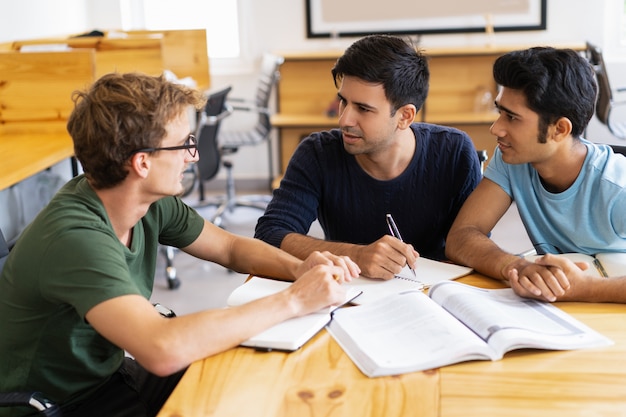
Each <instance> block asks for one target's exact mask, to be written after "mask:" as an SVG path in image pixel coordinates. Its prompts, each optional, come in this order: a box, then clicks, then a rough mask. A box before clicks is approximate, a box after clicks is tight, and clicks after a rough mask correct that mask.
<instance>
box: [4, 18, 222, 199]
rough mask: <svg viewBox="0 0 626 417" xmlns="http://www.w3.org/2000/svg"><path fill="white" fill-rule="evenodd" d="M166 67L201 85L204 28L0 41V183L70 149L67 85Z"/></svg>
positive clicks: (205, 72)
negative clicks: (26, 49) (114, 72)
mask: <svg viewBox="0 0 626 417" xmlns="http://www.w3.org/2000/svg"><path fill="white" fill-rule="evenodd" d="M25 48H28V49H29V52H25V51H24V49H25ZM45 49H48V51H44V50H45ZM51 50H54V52H53V51H51ZM166 69H168V70H170V71H172V72H173V73H174V74H175V75H176V76H177V77H178V78H179V79H182V78H185V77H192V78H193V79H194V80H195V81H196V83H197V86H198V88H199V89H208V88H209V86H210V83H209V82H210V78H209V65H208V55H207V47H206V31H205V30H203V29H202V30H180V31H176V30H174V31H134V32H126V33H124V32H110V33H106V34H105V36H86V37H83V36H80V37H73V36H67V37H58V38H44V39H32V40H27V41H15V42H10V43H7V42H5V43H2V44H0V151H1V152H0V154H2V155H4V156H5V158H4V161H5V162H4V164H2V165H0V190H1V189H3V188H6V187H10V186H12V185H13V184H16V183H18V182H20V181H22V180H23V179H26V178H27V177H29V176H31V175H33V174H36V173H37V172H38V171H41V170H42V169H45V168H47V167H50V166H52V165H55V164H56V163H58V162H60V161H62V160H63V159H66V158H68V157H71V156H72V155H73V144H72V141H71V138H70V137H69V134H68V133H67V130H66V129H65V124H66V122H67V118H68V117H69V115H70V113H71V111H72V110H73V108H74V104H73V102H72V100H71V95H72V92H73V91H75V90H79V89H80V90H82V89H84V88H86V87H88V86H89V85H91V84H92V83H93V82H94V81H95V80H96V79H97V78H99V77H100V76H102V75H104V74H107V73H110V72H113V71H118V72H129V71H140V72H144V73H147V74H152V75H158V74H161V73H163V71H164V70H166ZM7 158H8V159H7Z"/></svg>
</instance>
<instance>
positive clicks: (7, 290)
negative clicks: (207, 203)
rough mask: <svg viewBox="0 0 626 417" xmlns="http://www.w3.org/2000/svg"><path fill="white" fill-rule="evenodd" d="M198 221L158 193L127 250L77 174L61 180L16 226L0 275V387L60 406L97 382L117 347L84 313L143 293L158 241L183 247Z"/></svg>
mask: <svg viewBox="0 0 626 417" xmlns="http://www.w3.org/2000/svg"><path fill="white" fill-rule="evenodd" d="M203 223H204V220H203V219H202V217H200V215H198V214H197V213H196V212H195V211H194V210H193V209H191V208H189V207H188V206H186V205H185V204H184V203H183V202H182V201H181V200H180V199H178V198H175V197H167V198H163V199H161V200H159V201H157V202H156V203H154V204H153V205H152V206H151V207H150V208H149V210H148V212H147V213H146V215H145V216H144V217H143V218H142V219H141V220H140V221H139V222H138V223H137V224H136V225H135V227H134V229H133V235H132V244H131V247H130V248H128V247H126V246H124V245H123V244H122V243H121V242H120V241H119V239H118V238H117V237H116V236H115V233H114V231H113V228H112V227H111V223H110V221H109V218H108V216H107V213H106V211H105V209H104V207H103V205H102V202H101V201H100V199H99V198H98V197H97V195H96V194H95V193H94V191H93V190H92V189H91V187H90V186H89V185H88V184H87V181H86V179H85V178H84V176H79V177H76V178H74V179H72V180H71V181H70V182H68V183H67V184H66V185H65V186H64V187H63V188H62V189H61V190H60V191H59V192H58V193H57V194H56V196H55V197H54V198H53V199H52V201H51V202H50V203H49V204H48V206H47V207H46V208H44V209H43V210H42V212H41V213H40V214H39V215H38V216H37V218H36V219H35V220H34V221H33V222H32V223H31V224H30V225H29V226H28V227H27V228H26V230H24V232H23V234H22V235H21V236H20V238H19V240H18V242H17V244H16V245H15V247H14V248H13V250H12V251H11V254H10V255H9V257H8V259H7V262H6V264H5V267H4V270H3V271H2V275H0V353H1V354H0V375H1V377H0V391H4V392H6V391H17V390H31V389H32V390H38V391H42V392H44V393H45V394H46V395H47V396H48V397H49V398H50V399H52V400H53V401H56V402H58V403H64V402H68V401H72V400H75V399H77V398H79V397H80V396H82V395H85V394H87V393H88V392H91V391H92V390H94V389H96V388H97V387H98V386H99V385H101V384H102V383H104V382H105V381H106V380H107V378H108V377H109V376H110V375H111V374H113V373H114V372H115V371H116V370H117V369H118V368H119V366H120V365H121V364H122V361H123V358H124V351H123V350H122V349H120V348H118V347H117V346H115V345H113V344H112V343H110V342H108V341H107V340H106V339H104V338H103V337H102V336H100V335H99V334H98V333H97V332H96V331H95V330H94V329H93V328H92V327H91V326H90V325H89V324H88V323H87V322H86V321H85V314H86V313H87V311H89V310H90V309H91V308H92V307H94V306H96V305H97V304H99V303H101V302H103V301H105V300H108V299H111V298H114V297H118V296H121V295H127V294H140V295H142V296H144V297H146V298H149V297H150V294H151V293H152V287H153V281H154V272H155V267H156V259H157V254H158V245H159V243H162V244H166V245H170V246H175V247H184V246H187V245H189V244H191V243H192V242H193V241H194V240H195V239H197V237H198V236H199V235H200V232H201V231H202V227H203ZM119 325H120V326H123V325H124V323H119ZM1 410H2V409H0V412H1Z"/></svg>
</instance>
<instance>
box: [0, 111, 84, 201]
mask: <svg viewBox="0 0 626 417" xmlns="http://www.w3.org/2000/svg"><path fill="white" fill-rule="evenodd" d="M65 125H66V121H64V120H63V121H57V122H39V123H23V124H18V123H14V124H9V125H0V126H1V127H0V155H2V164H0V190H3V189H5V188H8V187H10V186H12V185H14V184H17V183H18V182H20V181H22V180H25V179H26V178H28V177H30V176H32V175H34V174H36V173H38V172H40V171H42V170H44V169H47V168H49V167H51V166H52V165H55V164H57V163H59V162H61V161H63V160H65V159H67V158H70V157H71V156H72V155H74V144H73V143H72V139H71V138H70V135H69V133H67V130H66V128H65Z"/></svg>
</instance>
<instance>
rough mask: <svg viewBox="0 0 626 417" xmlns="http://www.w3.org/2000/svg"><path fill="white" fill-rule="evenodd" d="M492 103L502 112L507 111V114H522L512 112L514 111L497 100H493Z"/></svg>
mask: <svg viewBox="0 0 626 417" xmlns="http://www.w3.org/2000/svg"><path fill="white" fill-rule="evenodd" d="M493 104H494V106H496V109H498V110H500V111H503V112H505V113H508V114H510V115H512V116H516V117H521V116H522V115H521V114H519V113H515V112H514V111H512V110H511V109H508V108H506V107H504V106H503V105H501V104H500V103H498V101H497V100H494V102H493Z"/></svg>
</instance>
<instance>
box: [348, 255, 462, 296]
mask: <svg viewBox="0 0 626 417" xmlns="http://www.w3.org/2000/svg"><path fill="white" fill-rule="evenodd" d="M472 271H473V269H472V268H468V267H466V266H461V265H456V264H452V263H447V262H440V261H434V260H432V259H427V258H419V259H418V260H417V266H416V268H415V274H416V275H417V277H415V276H414V275H413V272H411V270H410V269H409V267H408V266H405V267H404V269H403V270H402V271H400V273H399V274H398V275H396V276H395V277H394V278H392V279H390V280H382V279H372V278H365V277H359V278H356V279H353V280H352V281H351V282H349V283H347V284H345V285H348V286H350V287H355V288H356V289H358V290H360V291H362V294H361V295H359V296H358V297H356V298H355V299H354V300H353V301H352V303H353V304H369V303H371V302H373V301H376V300H379V299H380V298H383V297H385V296H387V295H390V294H400V293H402V292H404V291H411V290H423V289H427V288H430V287H431V286H432V285H434V284H436V283H438V282H441V281H450V280H454V279H457V278H460V277H462V276H465V275H467V274H469V273H471V272H472Z"/></svg>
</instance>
